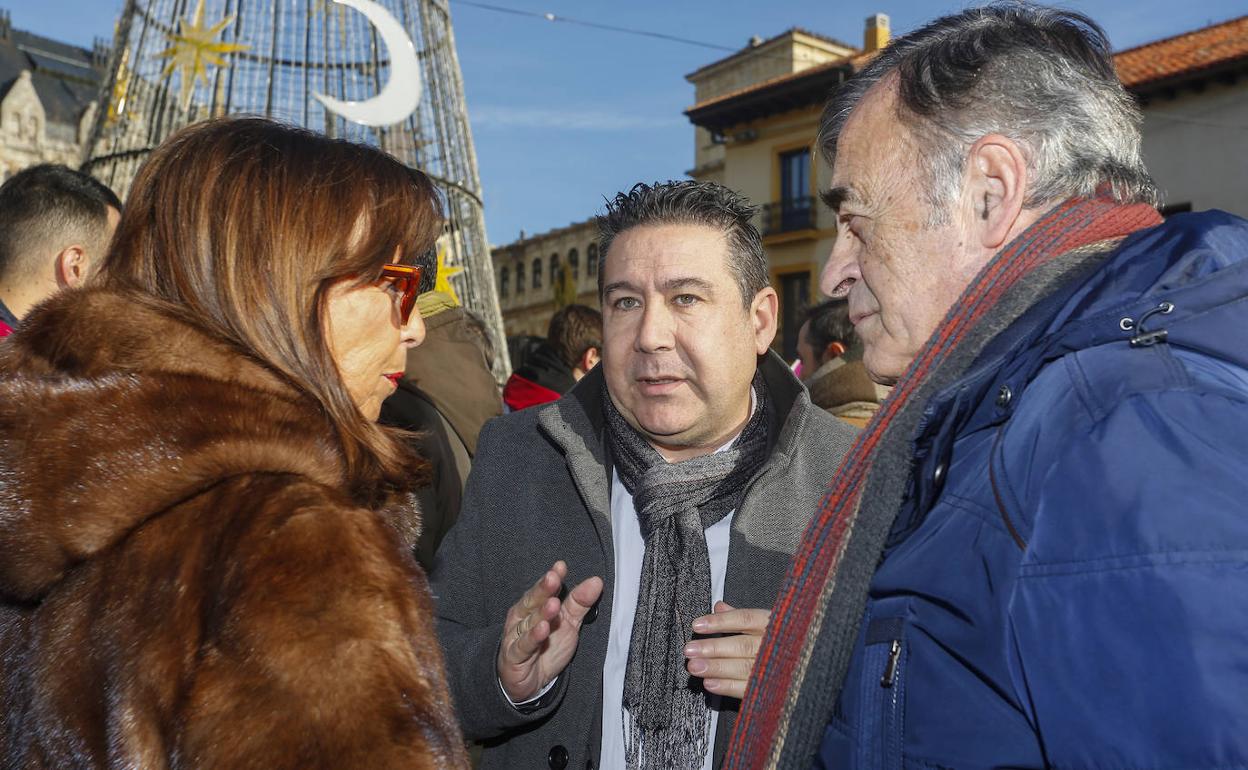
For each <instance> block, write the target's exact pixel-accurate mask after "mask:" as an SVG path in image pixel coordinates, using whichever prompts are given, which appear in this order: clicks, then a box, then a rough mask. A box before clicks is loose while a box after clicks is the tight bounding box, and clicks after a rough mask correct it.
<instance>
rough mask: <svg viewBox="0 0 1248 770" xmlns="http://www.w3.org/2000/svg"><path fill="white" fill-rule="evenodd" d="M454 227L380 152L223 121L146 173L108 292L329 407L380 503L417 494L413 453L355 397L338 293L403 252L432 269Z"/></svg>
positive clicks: (434, 200)
mask: <svg viewBox="0 0 1248 770" xmlns="http://www.w3.org/2000/svg"><path fill="white" fill-rule="evenodd" d="M442 226H443V219H442V209H441V205H440V203H439V199H438V195H437V192H436V190H435V188H434V187H433V185H432V183H431V182H430V181H429V179H428V177H426V176H425V175H424V174H422V173H420V172H419V171H414V170H412V169H410V168H408V167H406V166H404V165H403V164H402V163H400V162H399V161H397V160H395V159H394V158H392V157H390V156H389V155H386V154H385V153H383V152H381V151H379V150H376V149H374V148H371V147H366V146H364V145H359V144H352V143H350V142H345V141H341V140H335V139H328V138H326V137H324V136H320V135H318V134H314V133H312V132H310V131H305V130H303V129H299V128H293V127H291V126H286V125H282V124H280V123H274V122H272V121H269V120H264V119H261V118H225V119H219V120H212V121H207V122H204V123H199V124H196V125H193V126H191V127H189V128H186V129H184V130H182V131H180V132H179V133H177V134H176V135H174V136H173V137H171V138H170V139H169V140H168V141H166V142H165V143H164V144H162V145H161V146H160V147H158V148H157V149H156V150H154V151H153V152H152V154H151V157H150V158H149V159H148V160H147V162H146V163H145V164H144V166H143V168H142V169H140V170H139V173H138V176H137V177H136V178H135V180H134V184H133V186H132V187H131V189H130V195H129V197H128V199H127V201H126V207H125V212H124V214H123V215H122V218H121V222H120V223H119V224H118V226H117V234H116V236H115V237H114V240H113V243H112V247H111V248H110V250H109V253H108V255H107V256H106V257H105V259H104V262H103V265H102V268H101V273H100V278H99V280H100V281H101V282H103V283H104V284H106V285H110V286H113V287H117V288H128V289H137V290H140V291H142V292H145V293H147V294H151V295H155V296H156V297H158V298H160V299H162V300H166V301H167V302H169V303H170V304H171V305H172V306H173V307H175V308H180V310H179V311H178V312H180V313H181V314H182V315H183V316H184V317H186V318H188V319H189V320H191V321H192V322H194V323H196V324H197V325H199V326H201V327H203V328H205V329H206V330H208V331H209V332H211V333H213V334H215V335H216V336H219V337H221V338H222V339H224V340H226V341H227V342H229V343H231V344H233V345H234V346H236V347H238V348H240V349H241V350H243V351H244V352H246V353H247V354H249V355H251V356H252V357H254V358H257V359H259V360H260V361H261V362H263V363H265V364H267V365H268V366H269V367H271V368H273V369H274V370H276V371H277V372H279V373H280V374H281V375H282V376H283V377H285V379H287V380H288V381H289V382H290V383H291V384H292V385H293V386H294V387H295V388H296V389H298V390H299V391H301V392H303V393H305V394H307V395H308V396H310V397H311V398H313V399H315V400H316V401H317V402H318V403H319V404H320V406H321V408H322V409H323V411H324V413H325V415H326V417H327V419H328V421H329V422H330V423H331V424H332V425H333V427H334V428H335V429H336V431H337V433H338V435H339V438H340V440H341V442H342V444H343V449H344V454H345V457H346V461H347V478H348V481H349V484H350V486H351V491H352V494H353V496H354V497H355V498H356V499H357V501H358V502H360V503H362V504H366V505H376V504H379V503H380V502H381V501H382V498H383V496H384V494H385V493H387V492H389V491H393V490H396V489H403V488H406V487H407V486H409V485H410V478H408V476H409V474H410V471H411V468H410V466H409V465H408V461H409V459H410V455H409V454H408V453H407V450H406V448H405V447H404V445H403V444H402V442H400V441H399V440H397V439H396V438H395V437H394V436H393V435H392V434H391V433H389V432H388V431H386V430H384V429H382V428H380V427H378V426H377V425H376V424H375V423H373V422H372V421H371V420H368V419H366V418H365V417H364V415H363V414H361V413H360V411H359V409H358V408H357V407H356V406H355V404H354V403H353V402H352V400H351V398H350V396H349V395H348V393H347V389H346V386H345V385H344V383H343V381H342V378H341V376H340V375H339V373H338V368H337V365H336V364H335V363H334V360H333V358H332V357H331V355H330V351H329V347H328V344H327V342H326V338H325V333H324V330H325V316H324V313H325V298H326V292H327V291H328V289H329V287H330V286H331V285H332V284H333V283H335V282H336V281H340V280H354V281H358V282H359V283H360V284H361V285H362V284H364V283H367V282H369V281H372V280H374V279H376V278H377V277H378V275H379V274H380V272H381V268H382V266H383V265H384V264H386V263H387V262H389V261H391V259H392V258H393V257H394V254H395V248H396V247H397V248H398V249H399V252H400V255H401V256H400V261H401V262H405V263H409V264H411V263H413V262H416V261H418V260H420V259H421V258H422V257H423V256H424V255H425V254H426V253H427V252H428V251H429V250H430V249H431V248H432V247H433V245H434V242H435V241H436V239H437V237H438V235H439V234H440V233H441V232H442ZM430 268H432V265H426V269H430Z"/></svg>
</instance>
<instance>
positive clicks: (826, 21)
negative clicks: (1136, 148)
mask: <svg viewBox="0 0 1248 770" xmlns="http://www.w3.org/2000/svg"><path fill="white" fill-rule="evenodd" d="M487 2H488V3H489V4H492V5H498V6H507V7H511V8H516V9H522V10H526V11H537V12H549V13H554V14H556V15H558V16H566V17H569V18H573V19H580V20H585V21H590V22H595V23H601V24H608V25H616V26H623V27H631V28H636V29H644V30H650V31H654V32H661V33H666V34H671V35H676V36H680V37H685V38H691V39H695V40H699V41H705V42H708V43H713V44H716V45H722V46H729V47H733V48H738V47H742V46H744V45H745V43H746V41H747V40H748V39H749V38H750V37H751V36H752V35H760V36H762V37H770V36H772V35H775V34H777V33H779V32H781V31H783V30H785V29H787V28H789V27H792V26H800V27H805V28H807V29H810V30H812V31H815V32H819V33H822V34H825V35H829V36H831V37H834V38H837V39H840V40H843V41H845V42H847V43H851V44H854V45H861V43H862V31H863V23H864V20H865V19H866V17H867V16H869V15H871V14H874V13H887V14H888V15H889V17H890V18H891V20H892V30H893V34H894V35H897V34H903V33H905V32H906V31H907V30H911V29H914V28H915V27H916V26H919V25H921V24H922V23H923V22H924V21H926V20H928V19H931V18H933V17H935V16H939V15H941V14H944V13H948V12H951V11H955V10H958V9H960V8H962V7H964V6H965V5H966V3H961V2H944V1H943V0H941V1H939V2H933V1H928V2H919V1H917V0H842V1H841V2H839V3H830V2H827V1H826V0H824V1H823V2H818V1H817V0H768V2H760V0H626V1H624V2H620V1H619V0H613V1H611V2H607V1H606V0H580V2H576V1H574V0H487ZM123 4H124V3H123V0H0V7H6V8H8V9H9V10H10V11H11V13H12V16H13V24H14V26H15V27H18V28H20V29H28V30H31V31H33V32H37V33H40V34H44V35H48V36H50V37H55V38H58V39H61V40H66V41H69V42H75V43H79V44H82V45H90V43H91V40H92V39H93V38H95V37H109V38H111V36H112V32H113V23H114V21H115V19H116V17H117V15H118V14H119V13H120V10H121V7H122V5H123ZM1060 4H1061V5H1064V6H1066V7H1070V8H1075V9H1078V10H1081V11H1083V12H1085V13H1087V14H1089V15H1090V16H1092V18H1094V19H1096V20H1097V21H1098V22H1099V23H1100V24H1101V25H1102V26H1104V27H1105V29H1106V31H1107V32H1108V33H1109V37H1110V39H1111V40H1112V41H1113V43H1114V46H1115V47H1116V48H1118V49H1122V48H1129V47H1132V46H1135V45H1139V44H1141V43H1145V42H1148V41H1151V40H1155V39H1158V38H1163V37H1169V36H1171V35H1174V34H1178V33H1180V32H1185V31H1188V30H1191V29H1195V28H1198V27H1202V26H1205V25H1207V24H1210V23H1215V22H1219V21H1224V20H1226V19H1229V18H1234V17H1237V16H1239V15H1242V14H1244V13H1248V0H1197V1H1196V2H1181V3H1176V2H1174V0H1132V1H1131V2H1126V1H1125V0H1070V1H1068V2H1062V3H1060ZM450 5H451V12H452V18H453V20H454V23H455V35H456V39H457V42H458V45H459V56H460V64H461V66H462V68H463V72H464V86H465V89H466V92H467V100H468V110H469V114H470V117H471V120H472V124H473V133H474V135H475V139H476V146H477V157H478V162H479V164H480V170H481V178H482V183H483V185H484V188H485V198H486V224H487V228H488V229H489V236H490V240H491V242H493V243H497V244H502V243H507V242H510V241H512V240H515V239H516V237H517V236H518V234H519V232H520V230H521V229H523V230H525V231H526V232H527V233H529V234H534V233H538V232H543V231H545V230H549V229H552V228H557V227H562V226H564V225H567V224H569V223H571V222H575V221H581V220H583V219H586V218H587V217H589V216H591V215H593V214H595V213H597V212H598V211H599V210H600V208H601V206H602V201H603V198H604V197H608V196H611V195H614V193H615V192H617V191H619V190H622V189H626V188H628V187H629V186H631V185H632V184H633V183H634V182H636V181H641V180H646V181H653V180H662V179H671V178H679V177H681V176H683V174H684V172H685V171H686V170H687V169H689V168H690V167H691V166H692V165H693V127H692V126H691V125H690V124H689V122H688V120H687V119H686V118H685V117H684V115H682V114H681V113H682V112H683V110H684V109H686V108H687V107H688V106H689V105H690V104H692V102H693V86H692V85H690V84H689V83H688V82H686V81H685V79H684V76H685V75H686V74H688V73H689V72H692V71H694V70H696V69H697V68H699V67H701V66H703V65H705V64H708V63H710V62H711V61H714V60H716V59H718V58H721V57H723V56H726V55H728V52H726V51H717V50H712V49H710V48H702V47H697V46H693V45H686V44H679V43H674V42H668V41H664V40H656V39H652V38H647V37H638V36H632V35H624V34H620V33H614V32H608V31H604V30H598V29H592V28H588V27H584V26H578V25H574V24H567V23H551V22H548V21H544V20H541V19H533V18H527V17H523V16H516V15H510V14H505V13H498V12H495V11H489V10H485V9H482V8H477V7H473V6H469V5H464V4H462V3H460V2H457V0H450Z"/></svg>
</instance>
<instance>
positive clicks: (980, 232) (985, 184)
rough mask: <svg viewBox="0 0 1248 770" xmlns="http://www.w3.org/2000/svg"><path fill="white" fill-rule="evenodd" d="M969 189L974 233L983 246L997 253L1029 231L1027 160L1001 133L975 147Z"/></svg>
mask: <svg viewBox="0 0 1248 770" xmlns="http://www.w3.org/2000/svg"><path fill="white" fill-rule="evenodd" d="M968 161H969V162H968V164H967V169H968V171H969V176H970V178H969V179H968V180H967V188H968V190H969V192H970V194H971V204H972V206H973V208H974V211H973V213H974V219H973V224H972V230H973V232H974V233H975V234H976V235H977V236H978V241H979V245H980V246H981V247H983V248H984V249H987V250H990V251H993V252H996V251H997V250H999V249H1000V248H1001V247H1002V246H1004V245H1005V244H1006V243H1008V242H1009V241H1010V240H1011V239H1012V238H1013V237H1014V236H1015V235H1017V234H1018V233H1019V232H1021V231H1022V230H1023V229H1025V227H1026V225H1027V224H1030V221H1025V222H1024V221H1020V217H1021V219H1022V220H1030V219H1031V217H1026V216H1021V215H1022V214H1023V201H1024V200H1025V199H1026V197H1027V182H1028V179H1027V159H1026V157H1025V156H1024V155H1023V152H1022V150H1021V149H1020V148H1019V146H1018V145H1017V144H1016V143H1015V142H1014V141H1013V140H1012V139H1009V138H1007V137H1004V136H1001V135H1000V134H988V135H987V136H984V137H982V138H980V140H979V141H977V142H975V144H973V145H971V151H970V154H969V156H968Z"/></svg>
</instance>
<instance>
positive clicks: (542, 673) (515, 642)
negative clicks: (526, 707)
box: [498, 561, 603, 703]
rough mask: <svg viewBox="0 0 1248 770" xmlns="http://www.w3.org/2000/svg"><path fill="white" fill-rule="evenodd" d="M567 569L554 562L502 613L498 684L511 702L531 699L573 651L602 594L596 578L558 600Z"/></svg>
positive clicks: (561, 666) (588, 580)
mask: <svg viewBox="0 0 1248 770" xmlns="http://www.w3.org/2000/svg"><path fill="white" fill-rule="evenodd" d="M567 576H568V565H566V564H564V563H563V562H562V561H557V562H555V564H554V566H553V567H551V568H550V569H549V570H547V572H546V574H545V575H542V577H541V579H540V580H538V581H537V582H536V583H534V584H533V587H532V588H530V589H529V590H528V591H525V593H524V596H522V597H520V601H518V602H516V603H515V604H514V605H512V607H511V609H509V610H508V611H507V621H506V622H505V623H504V624H503V640H502V644H500V645H499V647H498V680H499V681H500V682H501V683H502V685H503V690H504V691H505V692H506V693H507V696H508V697H509V698H511V700H512V702H513V703H522V702H524V701H526V700H529V699H531V698H533V697H534V696H535V695H537V694H538V693H539V692H540V691H541V689H542V688H543V687H544V686H546V684H547V683H549V682H550V681H552V680H553V679H554V678H555V677H557V676H559V674H560V673H561V672H562V671H563V669H564V668H565V667H566V666H567V665H568V661H570V660H572V653H574V652H576V644H577V642H578V641H579V640H580V634H581V623H582V621H584V619H585V615H586V613H588V612H589V609H590V607H593V606H594V603H595V602H597V601H598V598H599V597H600V596H602V586H603V583H602V578H600V577H591V578H587V579H586V580H584V581H583V582H581V583H580V584H579V585H578V586H577V587H576V588H573V589H572V590H571V592H569V593H568V595H567V598H565V599H564V600H563V601H560V600H559V589H560V588H561V587H562V586H563V579H564V578H566V577H567Z"/></svg>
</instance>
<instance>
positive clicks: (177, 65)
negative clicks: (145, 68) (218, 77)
mask: <svg viewBox="0 0 1248 770" xmlns="http://www.w3.org/2000/svg"><path fill="white" fill-rule="evenodd" d="M233 22H234V17H233V16H227V17H226V18H224V19H222V20H221V21H219V22H217V23H216V24H214V25H212V26H211V27H205V26H204V0H198V2H197V3H196V4H195V20H194V21H193V22H192V21H188V20H187V19H182V20H181V21H179V22H178V33H177V34H176V35H171V34H167V33H166V35H165V37H166V38H167V39H168V40H169V43H170V45H169V47H168V48H166V49H165V50H163V51H161V52H160V53H158V54H156V56H157V58H160V59H168V60H169V64H168V65H167V66H166V67H165V71H164V76H165V77H168V76H169V74H170V73H171V72H173V71H174V70H175V69H176V70H178V72H179V74H180V75H181V77H182V91H181V93H180V95H179V101H180V102H181V104H182V109H184V110H185V109H187V108H189V107H190V106H191V92H192V91H193V90H194V89H195V81H197V80H199V81H203V83H204V84H205V85H206V84H207V83H208V67H207V66H206V65H209V64H210V65H213V66H215V67H226V66H229V65H228V64H227V63H226V61H225V59H224V58H222V57H223V56H224V55H225V54H229V53H234V52H235V51H246V50H247V48H248V46H245V45H240V44H238V43H223V42H221V41H219V40H217V35H220V34H221V32H222V30H224V29H225V28H226V27H228V26H229V25H230V24H232V23H233Z"/></svg>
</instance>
